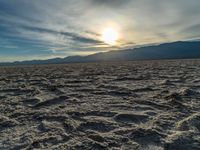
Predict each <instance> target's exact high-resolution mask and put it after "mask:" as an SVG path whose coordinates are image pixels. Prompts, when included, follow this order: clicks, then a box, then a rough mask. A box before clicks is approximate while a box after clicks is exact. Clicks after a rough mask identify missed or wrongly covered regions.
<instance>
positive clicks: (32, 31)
mask: <svg viewBox="0 0 200 150" xmlns="http://www.w3.org/2000/svg"><path fill="white" fill-rule="evenodd" d="M199 6H200V1H199V0H190V1H187V0H168V1H166V0H124V1H121V0H85V1H80V0H73V1H68V0H57V1H53V0H42V1H41V0H31V1H27V0H15V1H13V0H6V1H5V0H0V44H1V46H0V55H1V56H2V57H1V61H7V60H8V58H9V60H10V59H12V58H13V60H19V59H27V58H28V59H29V58H30V59H31V55H32V56H33V55H34V56H35V57H37V58H38V59H41V58H46V57H53V56H55V57H57V56H58V57H60V56H62V57H64V56H68V55H73V54H90V53H95V52H100V51H107V50H113V49H123V48H127V47H132V46H135V45H142V44H149V43H162V42H169V41H178V40H185V39H198V38H199V37H200V34H199V24H200V20H199V18H200V9H199ZM107 27H113V28H115V29H116V31H117V32H118V34H119V39H118V45H117V46H113V45H109V44H107V43H106V42H105V41H103V40H102V38H101V34H102V31H103V30H104V29H105V28H107ZM28 54H29V55H30V57H27V56H28ZM3 56H5V57H3Z"/></svg>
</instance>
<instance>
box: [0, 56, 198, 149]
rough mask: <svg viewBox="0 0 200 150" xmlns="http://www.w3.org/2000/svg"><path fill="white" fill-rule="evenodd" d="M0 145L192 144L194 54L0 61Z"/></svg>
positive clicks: (98, 146) (194, 138)
mask: <svg viewBox="0 0 200 150" xmlns="http://www.w3.org/2000/svg"><path fill="white" fill-rule="evenodd" d="M0 149H1V150H12V149H13V150H17V149H27V150H28V149H48V150H50V149H55V150H76V149H77V150H87V149H88V150H90V149H91V150H101V149H102V150H103V149H108V150H199V149H200V60H171V61H169V60H168V61H133V62H131V61H130V62H109V63H83V64H81V63H80V64H78V63H77V64H66V65H38V66H19V67H1V68H0Z"/></svg>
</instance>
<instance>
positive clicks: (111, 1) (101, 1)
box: [92, 0, 131, 7]
mask: <svg viewBox="0 0 200 150" xmlns="http://www.w3.org/2000/svg"><path fill="white" fill-rule="evenodd" d="M92 2H93V3H94V4H96V5H106V6H113V7H116V6H118V7H119V6H122V5H125V4H127V3H129V2H131V0H92Z"/></svg>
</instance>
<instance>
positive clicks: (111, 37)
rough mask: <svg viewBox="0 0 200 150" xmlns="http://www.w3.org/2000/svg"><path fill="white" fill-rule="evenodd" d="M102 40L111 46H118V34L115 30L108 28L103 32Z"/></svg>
mask: <svg viewBox="0 0 200 150" xmlns="http://www.w3.org/2000/svg"><path fill="white" fill-rule="evenodd" d="M102 40H103V41H104V42H105V43H106V44H109V45H116V43H117V40H118V33H117V31H116V30H114V29H113V28H106V29H104V30H103V32H102Z"/></svg>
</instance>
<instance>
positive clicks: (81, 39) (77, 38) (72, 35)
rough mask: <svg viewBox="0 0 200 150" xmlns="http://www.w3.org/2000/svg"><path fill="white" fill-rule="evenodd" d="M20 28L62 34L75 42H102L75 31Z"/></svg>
mask: <svg viewBox="0 0 200 150" xmlns="http://www.w3.org/2000/svg"><path fill="white" fill-rule="evenodd" d="M21 28H23V29H25V30H30V31H34V32H42V33H50V34H55V35H64V36H66V37H68V38H70V39H72V40H73V41H75V42H80V43H86V44H102V41H100V40H95V39H92V38H88V37H84V36H81V35H78V34H75V33H71V32H63V31H56V30H51V29H45V28H39V27H28V26H21Z"/></svg>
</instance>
